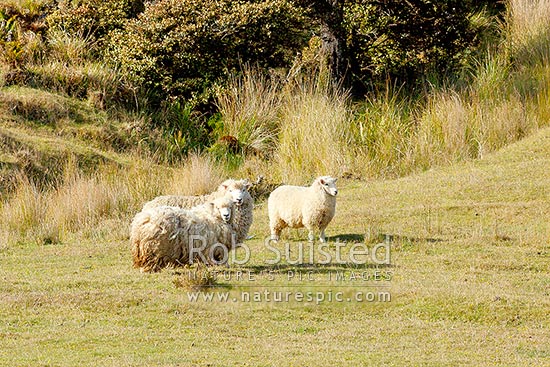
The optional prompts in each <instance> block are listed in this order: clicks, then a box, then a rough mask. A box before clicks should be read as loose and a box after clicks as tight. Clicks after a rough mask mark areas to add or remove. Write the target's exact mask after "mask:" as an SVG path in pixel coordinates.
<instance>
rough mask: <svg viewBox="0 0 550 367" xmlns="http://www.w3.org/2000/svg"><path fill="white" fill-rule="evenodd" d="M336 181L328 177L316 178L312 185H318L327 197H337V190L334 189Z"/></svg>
mask: <svg viewBox="0 0 550 367" xmlns="http://www.w3.org/2000/svg"><path fill="white" fill-rule="evenodd" d="M337 180H338V179H337V178H334V177H330V176H321V177H317V178H316V179H315V181H314V184H317V185H319V186H320V187H321V188H322V189H323V190H324V191H325V192H326V193H327V194H328V195H330V196H336V195H338V189H337V188H336V181H337Z"/></svg>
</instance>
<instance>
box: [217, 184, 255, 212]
mask: <svg viewBox="0 0 550 367" xmlns="http://www.w3.org/2000/svg"><path fill="white" fill-rule="evenodd" d="M250 185H251V184H250V182H248V181H247V180H240V181H235V180H226V181H224V182H223V183H222V184H221V185H220V187H219V189H218V190H219V191H221V192H225V194H226V196H228V197H229V198H230V199H231V200H233V202H234V203H235V204H236V205H237V206H240V205H242V203H243V200H244V196H245V195H246V193H247V192H248V188H249V187H250Z"/></svg>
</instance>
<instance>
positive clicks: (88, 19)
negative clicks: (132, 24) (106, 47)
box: [47, 0, 144, 45]
mask: <svg viewBox="0 0 550 367" xmlns="http://www.w3.org/2000/svg"><path fill="white" fill-rule="evenodd" d="M143 9H144V1H143V0H110V1H103V0H79V1H60V2H59V4H58V6H57V8H56V10H55V11H54V12H53V13H52V14H50V15H49V16H48V17H47V20H48V24H49V25H50V27H52V26H53V28H62V29H65V30H70V31H71V32H74V33H80V34H86V35H92V36H93V37H94V39H95V40H97V41H98V42H99V44H100V45H102V44H103V43H104V41H105V38H106V37H107V35H108V34H109V32H111V31H112V30H114V29H122V28H123V26H124V24H125V22H126V20H127V19H129V18H134V17H136V16H137V15H138V14H139V13H141V12H142V11H143Z"/></svg>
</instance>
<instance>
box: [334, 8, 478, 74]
mask: <svg viewBox="0 0 550 367" xmlns="http://www.w3.org/2000/svg"><path fill="white" fill-rule="evenodd" d="M473 10H474V6H473V5H469V4H468V3H467V2H465V1H460V0H450V1H448V0H410V1H404V2H402V1H383V2H378V1H361V2H349V4H348V6H347V7H345V23H346V29H347V32H348V35H349V37H348V42H349V49H350V50H352V52H351V54H350V59H351V61H352V67H353V72H354V74H355V75H354V76H355V77H357V78H359V79H361V80H369V81H372V80H373V79H374V80H377V79H378V80H380V79H382V80H383V81H384V80H385V79H386V78H387V77H388V76H389V77H393V78H397V79H400V80H402V81H414V80H415V79H416V78H418V76H422V75H426V73H429V72H432V71H437V72H438V73H442V72H445V71H446V70H450V69H453V68H455V67H457V66H459V65H460V64H461V62H463V61H464V60H465V59H466V56H467V54H468V52H470V50H471V47H472V46H474V45H475V38H474V36H475V32H474V29H473V28H472V27H471V24H470V22H469V16H470V14H472V12H473Z"/></svg>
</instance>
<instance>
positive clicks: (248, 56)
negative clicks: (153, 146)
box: [109, 0, 307, 103]
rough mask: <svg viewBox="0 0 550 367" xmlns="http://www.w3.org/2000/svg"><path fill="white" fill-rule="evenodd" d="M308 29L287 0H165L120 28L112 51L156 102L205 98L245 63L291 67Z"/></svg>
mask: <svg viewBox="0 0 550 367" xmlns="http://www.w3.org/2000/svg"><path fill="white" fill-rule="evenodd" d="M306 31H307V25H306V18H305V17H304V16H303V11H302V9H300V8H298V7H296V6H294V4H293V3H292V2H290V1H286V0H264V1H233V0H203V1H197V0H160V1H157V2H155V3H152V4H150V5H148V6H147V7H146V9H145V11H144V12H143V13H142V14H141V15H140V16H139V17H138V18H137V19H135V20H131V21H129V23H128V24H127V26H126V28H125V30H124V31H119V32H115V34H114V35H113V37H112V41H111V43H110V51H109V56H110V58H111V60H113V61H115V62H116V63H117V64H119V65H121V67H122V69H123V71H124V72H126V73H127V74H128V75H129V77H130V78H131V79H132V80H133V81H134V82H135V83H137V84H139V85H142V86H144V87H145V88H146V89H147V90H149V91H151V92H153V95H152V97H153V98H152V100H153V101H154V102H156V103H159V102H160V101H162V100H165V99H166V98H169V99H170V98H176V97H184V98H186V99H193V100H195V101H200V99H201V98H203V97H204V96H205V94H206V95H207V94H208V91H209V90H210V87H211V86H212V85H213V84H214V83H215V82H217V81H218V80H220V78H223V77H224V76H226V75H227V74H228V72H230V71H233V70H237V69H238V68H239V66H240V63H242V62H247V63H253V64H257V65H259V66H261V67H265V68H276V67H283V66H288V65H289V64H290V62H291V61H292V60H293V58H294V57H295V55H296V50H299V49H301V48H302V47H303V46H304V45H305V44H306V42H307V33H306Z"/></svg>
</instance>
